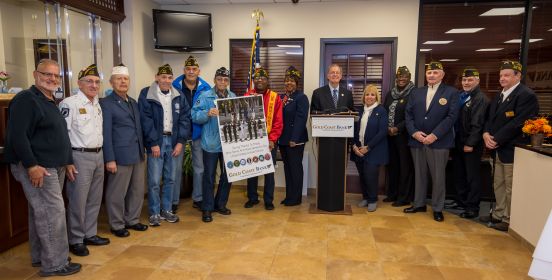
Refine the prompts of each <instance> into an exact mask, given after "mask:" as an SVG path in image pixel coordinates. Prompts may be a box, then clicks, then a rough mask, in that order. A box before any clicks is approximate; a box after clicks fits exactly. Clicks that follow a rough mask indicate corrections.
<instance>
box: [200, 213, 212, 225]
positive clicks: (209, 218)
mask: <svg viewBox="0 0 552 280" xmlns="http://www.w3.org/2000/svg"><path fill="white" fill-rule="evenodd" d="M201 220H202V221H203V222H204V223H210V222H212V221H213V216H211V211H203V214H202V215H201Z"/></svg>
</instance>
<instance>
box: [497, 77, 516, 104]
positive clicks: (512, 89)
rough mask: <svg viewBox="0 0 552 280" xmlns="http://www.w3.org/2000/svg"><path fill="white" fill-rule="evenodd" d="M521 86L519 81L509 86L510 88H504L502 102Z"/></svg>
mask: <svg viewBox="0 0 552 280" xmlns="http://www.w3.org/2000/svg"><path fill="white" fill-rule="evenodd" d="M518 86H519V82H518V83H517V84H515V85H514V86H513V87H511V88H509V89H508V90H504V89H502V100H501V102H504V100H506V98H507V97H508V96H510V93H512V91H514V90H515V89H516V88H517V87H518Z"/></svg>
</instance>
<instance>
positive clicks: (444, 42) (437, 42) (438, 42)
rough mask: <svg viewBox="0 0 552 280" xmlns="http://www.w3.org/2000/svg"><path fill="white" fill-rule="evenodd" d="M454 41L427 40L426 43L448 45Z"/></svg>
mask: <svg viewBox="0 0 552 280" xmlns="http://www.w3.org/2000/svg"><path fill="white" fill-rule="evenodd" d="M450 43H452V40H450V41H425V42H424V45H446V44H450Z"/></svg>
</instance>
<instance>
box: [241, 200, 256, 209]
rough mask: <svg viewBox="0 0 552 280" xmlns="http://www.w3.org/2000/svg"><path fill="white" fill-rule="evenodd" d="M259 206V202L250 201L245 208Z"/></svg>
mask: <svg viewBox="0 0 552 280" xmlns="http://www.w3.org/2000/svg"><path fill="white" fill-rule="evenodd" d="M257 204H259V200H248V201H247V202H246V203H245V204H244V205H243V207H245V208H251V207H253V206H255V205H257Z"/></svg>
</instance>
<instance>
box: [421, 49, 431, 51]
mask: <svg viewBox="0 0 552 280" xmlns="http://www.w3.org/2000/svg"><path fill="white" fill-rule="evenodd" d="M431 50H432V49H420V51H421V52H429V51H431Z"/></svg>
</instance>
